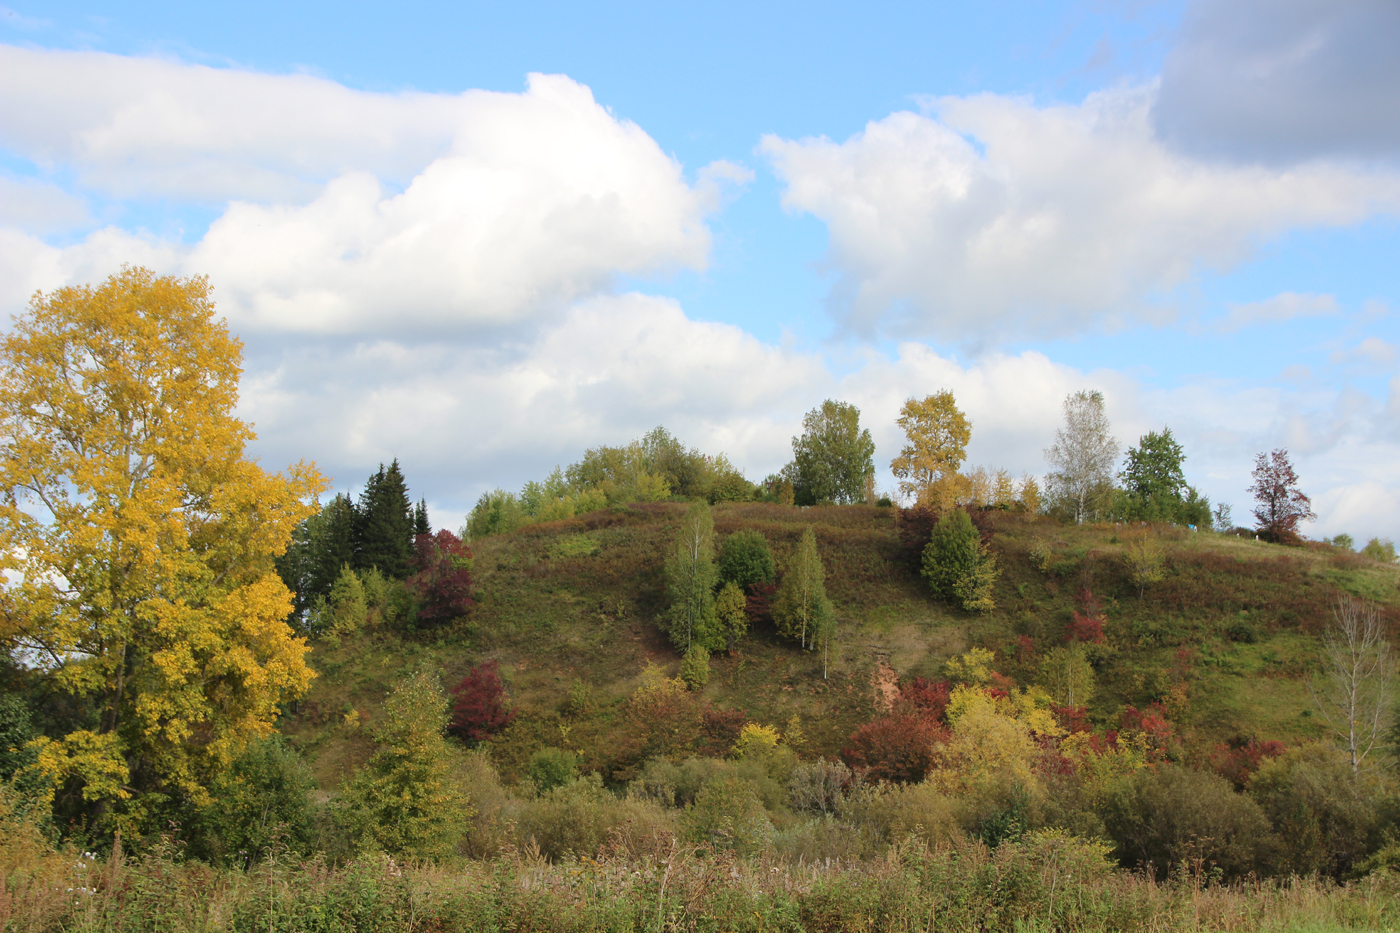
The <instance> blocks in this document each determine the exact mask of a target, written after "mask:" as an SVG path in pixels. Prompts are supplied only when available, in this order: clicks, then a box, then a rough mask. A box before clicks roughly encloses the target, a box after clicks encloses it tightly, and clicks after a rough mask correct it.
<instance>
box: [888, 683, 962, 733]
mask: <svg viewBox="0 0 1400 933" xmlns="http://www.w3.org/2000/svg"><path fill="white" fill-rule="evenodd" d="M952 693H953V687H952V685H951V684H949V683H948V681H946V680H938V681H933V680H929V679H928V678H927V677H915V678H914V679H913V680H906V681H905V682H904V683H902V684H900V685H899V698H898V699H897V700H895V704H896V706H897V707H898V708H899V709H900V710H901V711H907V712H911V713H919V714H922V715H925V716H932V717H933V718H934V719H935V720H937V721H938V722H943V719H944V716H945V715H946V713H947V712H948V699H949V697H950V696H951V695H952Z"/></svg>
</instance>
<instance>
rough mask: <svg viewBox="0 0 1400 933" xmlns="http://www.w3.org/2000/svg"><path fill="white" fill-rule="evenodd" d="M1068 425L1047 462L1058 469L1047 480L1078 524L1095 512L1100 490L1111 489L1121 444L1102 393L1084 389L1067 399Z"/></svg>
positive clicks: (1046, 455) (1056, 436)
mask: <svg viewBox="0 0 1400 933" xmlns="http://www.w3.org/2000/svg"><path fill="white" fill-rule="evenodd" d="M1064 411H1065V425H1064V427H1062V428H1060V430H1059V431H1057V432H1056V433H1055V443H1054V444H1052V445H1051V446H1050V447H1049V448H1047V449H1046V451H1045V459H1046V460H1048V461H1049V462H1050V465H1051V466H1053V467H1054V468H1055V469H1054V470H1053V471H1052V472H1051V473H1050V475H1049V477H1048V480H1049V486H1050V493H1051V496H1052V497H1054V498H1056V499H1059V500H1061V501H1064V502H1067V503H1068V504H1069V505H1070V507H1071V509H1072V510H1073V513H1074V520H1075V521H1076V522H1078V523H1079V524H1083V523H1084V519H1085V518H1087V517H1089V516H1090V515H1091V514H1092V513H1093V511H1094V505H1095V502H1094V500H1095V498H1096V496H1097V494H1098V492H1099V491H1101V490H1107V489H1111V488H1112V482H1113V479H1112V470H1113V463H1114V461H1115V460H1117V459H1118V441H1117V439H1116V438H1114V436H1113V435H1112V434H1111V433H1110V428H1109V424H1108V415H1107V414H1105V412H1104V400H1103V393H1102V392H1096V391H1089V390H1087V389H1081V390H1080V391H1078V392H1075V393H1074V394H1072V395H1069V396H1067V397H1066V398H1065V402H1064Z"/></svg>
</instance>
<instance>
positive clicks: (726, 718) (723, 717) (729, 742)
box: [695, 706, 749, 758]
mask: <svg viewBox="0 0 1400 933" xmlns="http://www.w3.org/2000/svg"><path fill="white" fill-rule="evenodd" d="M748 721H749V717H748V715H747V714H746V713H745V712H744V711H743V710H741V709H724V708H722V707H718V706H711V707H708V708H706V709H705V711H704V713H702V714H701V717H700V739H699V741H697V742H696V743H695V752H696V754H698V755H701V756H702V757H705V758H723V757H725V756H726V755H728V754H729V752H730V750H731V749H733V748H734V743H735V742H737V741H739V733H740V732H741V731H742V730H743V728H744V723H746V722H748Z"/></svg>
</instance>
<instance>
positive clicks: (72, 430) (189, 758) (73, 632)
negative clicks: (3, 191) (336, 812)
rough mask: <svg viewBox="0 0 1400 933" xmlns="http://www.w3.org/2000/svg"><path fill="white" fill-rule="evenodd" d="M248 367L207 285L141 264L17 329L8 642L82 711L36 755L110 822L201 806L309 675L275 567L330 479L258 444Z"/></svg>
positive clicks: (1, 377)
mask: <svg viewBox="0 0 1400 933" xmlns="http://www.w3.org/2000/svg"><path fill="white" fill-rule="evenodd" d="M241 361H242V345H241V343H240V342H239V341H238V340H237V338H235V337H233V336H231V335H230V334H229V332H228V328H227V326H226V325H225V324H224V323H223V322H222V321H220V320H219V319H217V318H216V317H215V315H214V305H213V302H212V300H211V299H210V286H209V283H208V280H207V279H204V278H201V277H195V278H186V279H181V278H176V277H169V276H163V277H158V276H156V275H154V274H153V273H152V272H150V271H148V270H146V269H140V268H124V269H123V270H122V271H121V272H119V273H117V274H115V275H113V276H112V277H110V278H109V279H107V280H106V281H105V282H103V283H102V284H101V285H98V286H97V287H92V286H80V287H70V288H61V289H58V290H57V291H54V292H51V293H49V294H47V295H45V294H42V293H40V294H36V295H35V296H34V298H33V300H32V301H31V302H30V304H29V307H28V310H27V312H26V313H24V314H22V315H20V316H19V317H18V319H17V320H16V321H15V324H14V327H13V329H12V331H11V332H10V334H9V335H8V336H6V337H5V339H4V341H3V343H2V344H0V571H3V573H4V576H5V583H4V587H3V590H0V640H3V642H4V645H5V647H6V649H7V650H8V651H9V652H10V653H11V655H12V656H17V657H20V658H23V659H24V662H25V663H26V664H27V665H29V666H30V667H31V668H33V669H35V670H36V671H37V672H39V673H41V674H42V675H43V676H45V677H47V678H48V679H49V680H50V681H51V683H52V686H53V687H54V688H55V689H57V690H59V691H62V692H65V693H67V694H69V695H71V696H72V697H73V700H74V704H75V708H76V709H78V710H79V711H80V713H79V715H78V716H76V717H75V718H74V722H73V724H72V725H71V726H70V728H71V731H70V732H68V733H67V734H66V735H64V736H62V737H61V738H55V739H41V740H39V741H38V742H37V743H36V749H35V751H36V752H37V763H36V764H35V765H34V768H35V769H36V770H37V771H38V772H39V773H40V774H42V775H43V776H45V777H47V778H48V779H49V783H50V785H51V786H52V787H53V788H54V789H55V790H56V791H59V792H62V793H63V794H65V795H67V796H68V797H69V798H71V799H72V801H73V803H72V805H73V807H74V809H76V810H84V811H86V812H87V813H88V815H90V816H94V817H97V818H98V819H99V822H100V823H102V824H103V825H107V826H109V827H110V826H112V825H116V826H122V825H127V826H130V828H131V829H134V830H139V829H143V828H146V827H149V826H150V825H151V822H152V821H153V820H155V819H157V818H158V817H159V816H160V814H159V813H158V812H157V810H158V808H159V806H160V805H161V802H162V801H172V800H175V801H178V800H185V801H188V802H191V803H194V804H203V803H205V802H206V801H207V797H208V794H207V791H206V790H205V788H206V787H207V786H208V782H209V781H210V779H211V778H212V776H213V775H214V774H215V773H217V772H218V771H219V770H220V769H221V768H222V767H224V766H225V765H226V764H227V763H228V762H229V761H231V760H232V758H233V756H234V755H235V754H236V753H237V751H238V750H239V749H240V748H241V746H242V745H243V743H244V742H245V741H246V740H247V739H249V738H250V737H252V736H256V735H260V734H265V733H267V732H270V731H271V729H272V723H273V721H274V720H275V718H276V716H277V715H278V706H279V704H281V703H283V702H285V701H287V700H289V699H293V698H295V697H297V696H299V695H301V694H302V693H304V692H305V690H306V689H307V687H308V685H309V683H310V680H311V677H312V672H311V670H310V669H309V668H308V667H307V665H306V663H305V658H304V655H305V653H306V651H307V648H306V644H305V642H304V641H303V640H302V639H299V638H296V637H294V636H293V633H292V631H291V629H289V628H288V626H287V624H286V623H285V621H284V620H285V619H286V618H287V616H288V614H289V612H290V611H291V608H292V597H291V594H290V593H289V592H288V590H287V588H286V586H285V585H283V583H282V581H281V579H280V578H279V576H278V575H277V572H276V570H275V569H274V568H273V563H272V561H273V557H274V556H275V555H277V554H279V553H281V552H282V551H283V550H284V549H285V548H286V546H287V543H288V541H289V540H290V537H291V534H292V530H293V528H294V527H295V525H296V524H297V522H299V521H300V520H301V519H302V518H304V517H305V516H306V515H307V514H309V513H310V512H311V511H312V510H313V508H314V505H312V504H310V503H313V502H314V497H315V495H316V494H317V493H318V492H319V491H320V490H321V489H323V488H324V481H323V480H322V478H321V477H320V476H319V475H318V474H317V472H316V470H315V468H314V467H313V466H310V465H307V464H298V465H296V466H294V467H292V468H291V469H289V470H288V471H287V473H286V474H285V475H282V474H269V473H267V472H265V471H264V470H263V469H262V468H261V467H259V466H258V465H257V464H256V463H255V462H253V461H252V460H250V459H248V458H247V457H246V456H245V451H244V447H245V445H246V444H247V442H248V441H250V440H252V438H253V432H252V429H251V428H250V426H249V425H247V424H246V423H244V422H243V421H241V420H239V419H238V418H237V417H235V416H234V409H235V406H236V404H237V401H238V380H239V376H240V374H241Z"/></svg>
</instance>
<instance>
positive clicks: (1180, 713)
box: [284, 503, 1400, 790]
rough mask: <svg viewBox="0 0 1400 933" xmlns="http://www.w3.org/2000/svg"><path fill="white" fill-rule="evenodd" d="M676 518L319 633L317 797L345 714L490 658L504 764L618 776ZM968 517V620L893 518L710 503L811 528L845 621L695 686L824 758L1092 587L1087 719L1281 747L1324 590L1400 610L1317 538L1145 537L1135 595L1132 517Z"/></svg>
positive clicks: (486, 554) (670, 512)
mask: <svg viewBox="0 0 1400 933" xmlns="http://www.w3.org/2000/svg"><path fill="white" fill-rule="evenodd" d="M684 510H685V505H684V504H682V503H653V504H634V505H632V506H629V507H626V508H617V509H613V510H605V511H600V512H595V513H592V514H590V515H587V516H583V517H580V518H576V519H570V520H567V521H561V522H554V523H548V524H539V525H533V526H528V527H526V528H523V529H521V530H519V531H516V532H514V533H511V534H507V535H500V536H493V537H488V538H485V539H482V540H479V541H476V542H473V551H474V554H475V580H476V586H477V594H476V595H477V603H476V605H475V607H474V608H473V610H472V613H471V615H470V617H469V619H468V620H466V622H465V623H464V624H463V625H462V626H460V627H459V628H458V629H456V630H454V631H452V632H446V633H441V634H439V635H438V636H436V637H432V638H429V639H424V638H422V637H415V638H410V639H401V638H399V637H397V636H395V635H393V634H391V633H387V632H382V631H379V632H369V633H361V634H358V635H356V636H354V637H353V638H352V639H348V640H346V641H345V642H344V643H341V644H338V645H336V644H330V643H321V644H317V645H316V650H315V651H314V652H313V655H312V663H313V666H314V667H315V668H316V669H317V670H318V671H319V673H320V677H319V678H318V679H317V681H316V683H315V685H314V687H313V689H312V692H311V694H310V695H309V696H308V697H307V698H306V700H305V701H304V702H303V703H302V704H300V706H299V707H298V710H297V712H296V713H295V715H293V716H291V717H289V718H288V720H287V721H286V722H284V731H286V732H287V733H288V734H289V735H291V736H292V737H293V739H294V740H295V741H296V742H297V744H298V745H300V746H301V747H302V749H303V750H304V751H306V752H307V753H308V754H309V756H310V757H311V758H312V760H313V762H314V764H315V767H316V770H317V773H318V777H319V779H320V780H321V782H322V785H323V787H325V788H326V789H327V790H329V789H330V788H331V787H333V786H334V785H335V784H336V783H338V781H339V779H340V777H341V776H342V775H343V774H344V773H345V771H346V769H347V768H348V767H350V766H353V765H355V764H357V763H358V762H360V761H362V760H363V759H364V757H366V756H367V754H368V748H369V745H368V740H367V738H366V737H365V734H364V731H363V729H362V728H359V725H358V724H361V723H363V722H364V721H365V720H366V719H373V717H374V716H375V715H376V714H377V710H378V706H379V703H380V701H381V700H382V699H383V697H384V696H385V695H386V694H387V692H388V690H389V688H390V687H391V685H392V684H393V683H394V681H395V680H396V679H398V678H399V677H401V676H402V675H403V674H404V673H405V672H406V671H408V670H410V669H412V668H414V667H416V666H418V665H420V664H429V665H432V666H435V667H437V668H440V669H441V670H442V672H443V680H444V683H445V684H446V685H449V686H450V685H451V684H453V683H455V682H456V681H457V679H459V678H460V677H461V676H462V674H463V673H465V672H466V671H467V670H468V669H470V668H471V667H472V666H473V665H475V664H477V663H480V662H481V661H484V660H496V661H498V662H499V664H500V666H501V671H502V673H503V675H504V676H505V678H506V681H507V683H508V685H509V691H510V695H511V699H512V703H513V705H514V707H515V709H516V710H517V711H518V712H519V716H518V718H517V720H516V721H515V723H514V724H512V726H511V727H510V728H509V729H508V730H507V731H506V732H505V733H504V734H502V735H501V736H499V737H498V738H497V739H496V740H495V741H493V743H492V754H493V757H495V758H496V760H497V762H498V764H499V765H500V766H501V768H502V771H503V774H504V775H505V776H507V777H513V776H516V775H518V774H519V773H520V772H521V770H522V769H523V766H524V764H525V762H526V761H527V760H528V757H529V755H530V753H531V752H533V751H534V750H536V749H537V748H540V747H545V746H552V747H559V748H566V749H570V750H573V751H576V752H577V753H578V754H579V756H580V765H581V767H582V768H583V769H585V770H599V771H601V772H602V773H603V774H604V775H605V776H610V775H613V774H614V772H615V769H616V768H617V766H618V764H619V755H620V754H621V752H620V749H621V748H622V747H623V746H624V745H625V744H626V741H627V739H628V736H627V730H628V724H627V722H626V721H625V719H624V717H623V715H622V710H623V703H624V701H625V700H626V698H627V697H629V696H630V695H631V694H632V693H633V691H634V690H635V689H636V687H637V685H638V683H639V676H640V674H641V672H642V671H643V669H644V668H645V667H646V665H647V664H648V663H656V664H659V665H661V666H662V667H663V668H665V669H666V670H667V671H668V672H670V673H674V672H675V670H676V668H677V666H678V663H679V658H678V657H677V655H676V653H675V651H674V650H673V649H672V648H671V646H670V644H669V642H668V641H667V640H666V639H665V637H664V635H662V634H661V632H660V631H659V629H658V627H657V625H656V622H655V620H656V619H657V617H658V616H659V615H660V614H661V613H662V612H663V611H664V609H665V597H664V588H663V578H662V561H663V557H664V555H665V554H666V553H667V552H668V551H669V549H670V545H671V540H672V536H673V535H674V531H675V528H676V526H677V524H678V523H679V520H680V518H681V515H682V514H683V512H684ZM981 518H983V519H984V520H985V523H986V524H987V525H988V526H989V530H992V531H993V532H994V533H993V534H992V537H991V548H992V550H993V551H994V552H995V553H996V554H997V556H998V561H999V565H1000V567H1001V569H1002V573H1001V577H1000V579H999V581H998V583H997V586H996V602H997V607H996V609H994V610H992V611H990V612H988V613H985V614H982V615H973V614H969V613H965V612H963V611H961V610H959V609H955V608H953V607H950V606H947V605H944V604H941V603H938V602H935V601H933V600H932V599H931V598H930V597H929V596H928V595H927V590H926V589H925V587H924V585H923V582H922V581H921V579H920V578H919V577H918V575H917V572H916V570H915V568H914V566H913V565H912V564H911V561H910V560H909V556H910V554H909V551H908V550H907V549H905V548H902V547H901V541H900V534H899V531H900V529H899V527H898V524H899V516H898V513H897V512H896V511H895V510H892V509H878V508H868V507H865V506H841V507H837V506H832V507H814V508H807V509H798V508H791V507H784V506H779V505H770V504H752V503H749V504H729V505H721V506H717V507H716V508H715V530H716V536H717V539H718V540H719V541H721V542H722V540H723V538H724V536H725V535H727V534H731V533H733V532H734V531H737V530H740V529H752V530H756V531H760V532H762V533H763V534H764V535H765V536H766V537H767V539H768V540H769V542H770V544H771V546H772V549H773V552H774V556H775V557H776V558H777V561H778V565H779V567H780V568H781V567H782V566H784V564H785V562H786V561H787V559H788V558H789V556H790V555H791V554H792V553H793V551H794V550H795V549H796V546H797V543H798V540H799V539H800V538H801V535H802V532H803V530H804V529H805V528H806V527H807V526H811V527H812V528H813V529H814V531H815V533H816V536H817V541H818V545H819V549H820V552H821V556H822V560H823V562H824V564H825V567H826V586H827V594H828V596H830V598H831V599H832V601H833V602H834V604H835V606H836V609H837V618H838V634H837V637H836V648H835V650H833V656H832V659H831V660H832V665H831V674H830V677H829V678H828V679H825V680H824V679H823V678H822V669H821V662H820V658H818V657H817V656H815V655H814V654H812V653H809V652H803V651H802V650H801V649H800V648H799V647H798V646H796V645H794V644H792V643H790V642H787V641H785V640H783V639H781V638H779V637H778V635H777V633H776V632H774V631H773V630H771V629H766V630H765V629H758V630H755V631H753V632H751V634H750V637H749V638H748V640H747V641H745V642H744V643H743V644H742V645H741V646H740V649H739V650H738V651H737V652H736V653H735V654H734V655H733V656H724V655H719V656H716V657H715V658H713V659H712V661H711V677H710V681H709V683H708V685H707V686H706V687H705V688H704V691H703V697H704V699H705V700H706V701H708V702H709V703H710V704H711V705H712V706H714V707H718V708H728V709H733V710H741V711H742V712H743V713H744V715H745V716H746V717H747V718H748V719H750V720H756V721H759V722H763V723H770V724H774V725H777V726H779V727H780V728H782V727H784V726H785V724H787V723H789V722H790V721H791V720H792V719H793V717H797V718H798V720H799V721H800V723H801V728H802V731H803V733H804V734H805V736H806V745H805V746H804V750H803V751H804V754H805V755H809V756H824V757H834V756H836V755H837V754H838V753H839V752H840V750H841V748H842V747H843V745H844V744H845V742H846V739H847V737H848V736H849V735H850V734H851V732H852V731H853V730H854V729H855V728H856V727H858V726H859V725H860V724H861V723H863V722H865V721H868V720H869V719H870V718H871V717H872V716H874V715H876V713H877V711H878V709H879V703H878V700H877V690H876V687H875V681H876V680H877V679H879V677H881V676H883V677H885V678H886V679H891V678H893V677H894V676H901V677H908V676H911V675H922V676H926V677H930V678H934V677H937V676H938V675H939V674H940V672H941V669H942V665H943V664H944V662H945V661H946V660H947V659H949V658H950V657H953V656H955V655H957V654H960V653H962V652H964V651H966V650H967V649H968V648H969V647H971V646H980V647H986V648H989V649H991V650H993V651H995V652H996V658H997V660H996V665H995V666H996V668H997V669H998V670H999V671H1000V672H1001V673H1002V674H1004V675H1007V676H1009V677H1011V678H1014V679H1015V680H1016V681H1017V682H1019V683H1021V684H1022V685H1025V684H1029V683H1031V682H1032V681H1033V680H1034V679H1035V677H1036V675H1037V672H1038V668H1039V658H1040V656H1041V655H1042V654H1043V652H1045V651H1047V650H1050V649H1052V648H1054V647H1057V646H1059V645H1061V644H1063V643H1064V638H1065V635H1064V632H1065V626H1066V625H1067V624H1068V623H1069V622H1070V621H1071V620H1072V618H1073V613H1074V612H1075V611H1076V610H1080V609H1083V608H1084V603H1083V599H1084V593H1085V591H1088V593H1090V594H1092V596H1093V598H1094V599H1095V600H1097V602H1098V603H1099V605H1100V606H1101V607H1102V614H1103V618H1104V620H1105V621H1104V628H1103V630H1104V634H1105V636H1106V644H1104V645H1103V646H1101V647H1096V648H1095V649H1094V650H1093V652H1092V654H1091V657H1092V660H1093V663H1094V667H1095V677H1096V680H1097V690H1096V692H1095V695H1094V697H1093V700H1092V702H1091V704H1090V707H1089V715H1090V719H1091V720H1092V721H1093V722H1096V723H1098V724H1101V725H1109V726H1111V725H1115V724H1116V723H1117V721H1118V717H1119V716H1120V714H1121V713H1122V711H1123V709H1124V708H1125V707H1126V706H1133V707H1136V708H1140V709H1141V708H1145V707H1146V706H1148V705H1149V704H1150V703H1152V702H1154V701H1160V702H1162V703H1164V705H1165V708H1166V710H1167V711H1168V712H1169V715H1170V716H1171V718H1172V719H1173V720H1174V721H1175V723H1176V726H1177V729H1178V730H1179V731H1181V732H1184V733H1187V734H1188V735H1189V736H1190V738H1191V741H1190V742H1189V743H1188V744H1190V745H1192V746H1194V747H1196V748H1203V747H1206V746H1208V745H1210V744H1213V743H1214V742H1217V741H1220V740H1224V739H1228V738H1230V737H1233V736H1244V737H1248V736H1254V737H1258V738H1260V739H1280V740H1285V741H1294V740H1299V739H1304V738H1311V737H1316V736H1319V735H1321V731H1320V727H1319V724H1318V723H1317V721H1316V720H1315V717H1314V716H1313V715H1312V704H1311V700H1310V698H1309V695H1308V692H1307V689H1306V685H1305V676H1306V674H1307V672H1308V671H1309V670H1310V669H1311V668H1312V667H1313V666H1314V665H1315V663H1316V659H1317V657H1318V654H1319V646H1320V642H1319V640H1318V633H1319V632H1320V631H1321V630H1322V629H1323V628H1324V627H1325V626H1326V625H1327V624H1328V622H1329V620H1330V619H1331V612H1332V607H1333V606H1334V605H1335V603H1336V600H1337V599H1338V598H1339V597H1340V596H1343V595H1350V596H1355V597H1361V598H1365V599H1368V600H1373V601H1375V602H1377V603H1378V604H1380V606H1381V610H1382V613H1383V615H1384V616H1385V618H1386V620H1387V622H1388V624H1389V625H1390V626H1391V629H1390V630H1391V631H1392V633H1393V632H1394V631H1395V626H1396V622H1397V620H1400V567H1396V566H1393V565H1390V566H1388V565H1383V564H1378V563H1375V562H1372V561H1369V560H1366V559H1364V558H1361V557H1359V556H1357V555H1354V554H1351V553H1349V552H1343V551H1339V550H1336V549H1333V548H1330V547H1326V546H1321V545H1318V546H1313V547H1309V548H1283V547H1280V546H1277V545H1270V544H1264V543H1260V542H1256V541H1253V540H1249V539H1243V538H1236V537H1229V536H1223V535H1214V534H1196V533H1190V532H1186V531H1184V530H1180V529H1171V528H1168V529H1156V530H1153V531H1152V532H1151V533H1152V534H1153V535H1154V536H1155V537H1156V539H1157V540H1160V542H1161V545H1162V547H1163V550H1164V553H1165V558H1166V575H1165V578H1164V579H1162V580H1161V581H1160V582H1157V583H1155V584H1152V585H1149V586H1148V587H1147V588H1146V590H1145V592H1143V593H1142V594H1141V595H1139V589H1138V587H1137V586H1136V585H1135V584H1134V583H1133V582H1132V579H1131V577H1130V574H1129V571H1128V569H1127V566H1126V564H1125V562H1124V560H1123V553H1124V549H1125V547H1126V545H1127V543H1128V540H1129V535H1130V534H1133V533H1143V529H1129V528H1124V527H1122V526H1112V525H1108V526H1085V527H1075V526H1065V525H1060V524H1057V523H1054V522H1051V521H1048V520H1046V519H1043V518H1042V519H1039V520H1036V521H1027V520H1026V519H1025V518H1024V517H1023V516H1020V515H1017V514H1013V513H984V515H983V516H981ZM891 672H892V673H891ZM618 773H619V774H620V773H621V772H618Z"/></svg>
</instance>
